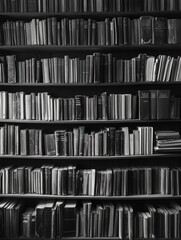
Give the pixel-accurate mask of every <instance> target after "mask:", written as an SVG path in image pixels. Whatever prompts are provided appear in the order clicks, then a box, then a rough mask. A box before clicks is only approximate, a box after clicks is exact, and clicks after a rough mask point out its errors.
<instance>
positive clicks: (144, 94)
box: [138, 90, 150, 120]
mask: <svg viewBox="0 0 181 240" xmlns="http://www.w3.org/2000/svg"><path fill="white" fill-rule="evenodd" d="M138 98H139V119H140V120H149V119H150V92H149V91H147V90H141V91H138Z"/></svg>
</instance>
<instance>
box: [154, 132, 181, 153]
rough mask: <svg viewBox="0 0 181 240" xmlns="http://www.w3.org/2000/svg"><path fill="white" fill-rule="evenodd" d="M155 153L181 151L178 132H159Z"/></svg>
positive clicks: (180, 138) (157, 133) (180, 139)
mask: <svg viewBox="0 0 181 240" xmlns="http://www.w3.org/2000/svg"><path fill="white" fill-rule="evenodd" d="M155 135H156V146H155V147H154V150H155V152H158V153H164V152H166V153H167V152H177V151H181V137H180V134H179V132H178V131H157V132H156V133H155Z"/></svg>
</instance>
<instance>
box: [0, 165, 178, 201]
mask: <svg viewBox="0 0 181 240" xmlns="http://www.w3.org/2000/svg"><path fill="white" fill-rule="evenodd" d="M180 177H181V170H180V169H179V168H177V167H175V168H173V169H172V168H166V167H165V168H164V167H157V168H156V167H152V168H143V167H142V168H141V167H140V168H113V169H105V170H96V169H77V168H76V167H75V166H68V167H57V166H53V165H43V166H42V167H40V168H37V167H36V168H34V167H32V166H31V167H27V166H22V167H18V168H13V167H12V166H9V167H4V168H2V169H0V194H24V193H25V194H42V195H43V194H46V195H58V196H67V195H72V196H132V195H139V196H140V195H152V194H158V195H181V181H180Z"/></svg>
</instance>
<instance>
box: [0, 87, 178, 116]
mask: <svg viewBox="0 0 181 240" xmlns="http://www.w3.org/2000/svg"><path fill="white" fill-rule="evenodd" d="M138 103H139V104H138ZM180 103H181V99H180V97H176V96H174V95H171V96H170V90H139V91H138V96H137V95H132V94H108V93H107V92H104V93H102V94H101V95H94V96H92V97H89V96H85V95H75V97H72V98H55V97H52V96H51V95H49V94H48V93H47V92H42V93H35V92H33V93H29V94H26V93H25V92H16V93H10V92H7V91H2V92H0V119H20V120H44V121H63V120H118V119H120V120H122V119H138V118H139V119H140V120H146V119H147V120H149V119H180V117H181V116H180ZM164 106H167V108H166V109H164Z"/></svg>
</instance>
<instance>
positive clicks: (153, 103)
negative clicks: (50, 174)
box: [150, 90, 157, 119]
mask: <svg viewBox="0 0 181 240" xmlns="http://www.w3.org/2000/svg"><path fill="white" fill-rule="evenodd" d="M150 114H151V119H157V91H156V90H150Z"/></svg>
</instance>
